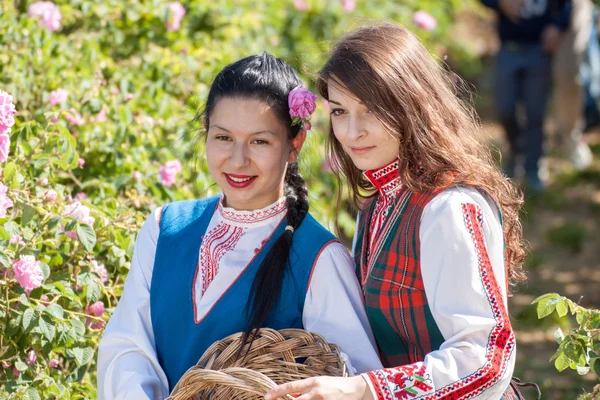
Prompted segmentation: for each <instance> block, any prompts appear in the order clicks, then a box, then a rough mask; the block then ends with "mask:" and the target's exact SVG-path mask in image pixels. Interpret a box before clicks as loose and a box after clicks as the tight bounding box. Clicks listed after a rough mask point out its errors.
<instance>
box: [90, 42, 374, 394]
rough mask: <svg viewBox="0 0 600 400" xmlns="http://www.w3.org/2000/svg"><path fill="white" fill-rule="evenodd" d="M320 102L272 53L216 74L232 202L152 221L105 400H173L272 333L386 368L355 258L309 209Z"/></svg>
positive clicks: (115, 327) (117, 335)
mask: <svg viewBox="0 0 600 400" xmlns="http://www.w3.org/2000/svg"><path fill="white" fill-rule="evenodd" d="M315 99H316V96H314V95H313V94H312V93H310V92H309V91H308V90H306V89H304V88H302V82H301V80H300V78H299V77H298V75H297V73H296V72H295V71H294V70H293V69H292V68H291V67H289V66H288V65H287V64H286V63H284V62H283V61H281V60H279V59H277V58H275V57H273V56H271V55H270V54H266V53H263V54H261V55H255V56H250V57H247V58H244V59H242V60H239V61H237V62H235V63H233V64H231V65H228V66H227V67H225V68H224V69H223V70H222V71H221V72H220V73H219V74H218V75H217V76H216V78H215V80H214V82H213V84H212V86H211V89H210V91H209V94H208V98H207V102H206V106H205V109H204V110H203V112H201V113H199V115H198V117H197V118H199V119H200V120H202V122H203V123H204V126H205V130H206V135H205V141H206V161H207V165H208V168H209V171H210V174H211V176H212V177H213V178H214V180H215V182H216V183H217V185H218V186H219V188H220V189H221V191H222V194H221V195H219V196H215V197H211V198H207V199H202V200H194V201H183V202H175V203H171V204H168V205H166V206H164V207H162V208H160V209H158V210H156V211H155V212H154V213H152V215H150V217H149V218H148V220H147V221H146V223H145V224H144V226H143V228H142V230H141V231H140V233H139V235H138V238H137V242H136V246H135V251H134V257H133V261H132V265H131V270H130V273H129V275H128V277H127V280H126V282H125V289H124V293H123V296H122V297H121V300H120V302H119V304H118V306H117V307H116V309H115V312H114V314H113V316H112V318H111V320H110V321H109V323H108V325H107V328H106V332H105V334H104V337H103V338H102V341H101V343H100V349H99V357H98V398H99V399H104V400H112V399H136V400H137V399H164V398H165V397H167V396H168V394H169V393H170V391H171V390H172V389H173V388H174V386H175V385H176V384H177V382H178V381H179V379H180V378H181V376H182V375H183V374H184V373H185V372H186V370H187V369H188V368H189V367H191V366H193V365H195V364H196V362H197V361H198V359H199V358H200V356H201V355H202V354H203V353H204V351H205V350H206V349H207V348H208V347H209V346H210V345H211V344H212V343H214V342H215V341H217V340H221V339H223V338H225V337H227V336H229V335H231V334H233V333H236V332H245V334H246V337H251V334H252V332H253V331H254V330H255V329H258V328H261V327H269V328H273V329H284V328H304V329H306V330H309V331H313V332H316V333H319V334H321V335H323V336H324V337H325V338H326V339H327V340H328V341H330V342H333V343H336V344H338V345H339V346H340V347H341V349H342V350H343V352H344V353H345V354H347V355H348V356H349V358H350V361H351V364H352V365H353V367H354V368H355V369H356V371H357V372H365V371H369V370H371V369H373V368H378V367H381V364H380V361H379V357H378V354H377V351H376V350H375V345H374V339H373V336H372V332H371V330H370V328H369V324H368V321H367V318H366V314H365V311H364V305H363V302H362V299H361V293H360V286H359V284H358V281H357V280H356V277H355V275H354V271H353V269H354V268H353V263H352V259H351V257H350V255H349V254H348V252H347V251H346V249H345V248H344V247H343V246H342V244H341V243H340V242H339V241H337V240H336V238H335V237H334V236H333V235H331V234H330V233H329V232H328V231H327V230H326V229H325V228H323V227H322V226H321V225H320V224H319V223H318V222H316V221H315V219H314V218H313V217H312V216H311V215H310V213H309V212H308V209H309V204H308V191H307V188H306V184H305V183H304V180H303V179H302V176H301V175H300V173H299V171H298V165H297V158H298V153H299V152H300V149H301V147H302V145H303V142H304V139H305V136H306V131H307V130H309V129H310V123H309V118H310V115H311V114H312V112H313V111H314V108H315ZM342 326H343V327H344V329H340V327H342Z"/></svg>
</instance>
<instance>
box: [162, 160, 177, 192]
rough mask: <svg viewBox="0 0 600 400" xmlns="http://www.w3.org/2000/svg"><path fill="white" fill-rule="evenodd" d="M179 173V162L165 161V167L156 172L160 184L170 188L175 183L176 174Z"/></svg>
mask: <svg viewBox="0 0 600 400" xmlns="http://www.w3.org/2000/svg"><path fill="white" fill-rule="evenodd" d="M180 172H181V162H180V161H179V160H171V161H167V163H166V164H165V165H163V166H162V167H160V169H159V170H158V176H159V177H160V180H161V182H162V184H163V185H164V186H166V187H171V186H173V184H174V183H175V180H176V178H177V174H178V173H180Z"/></svg>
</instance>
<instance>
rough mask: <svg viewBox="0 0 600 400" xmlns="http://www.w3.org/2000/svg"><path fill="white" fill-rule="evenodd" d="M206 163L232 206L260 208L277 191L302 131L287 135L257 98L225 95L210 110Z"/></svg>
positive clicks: (271, 200)
mask: <svg viewBox="0 0 600 400" xmlns="http://www.w3.org/2000/svg"><path fill="white" fill-rule="evenodd" d="M209 120H210V126H209V127H208V128H209V129H208V134H207V138H206V158H207V162H208V169H209V171H210V174H211V175H212V177H213V179H214V180H215V181H216V182H217V184H218V185H219V187H220V188H221V190H222V191H223V193H224V195H225V205H226V206H227V207H232V208H234V209H236V210H256V209H260V208H264V207H266V206H268V205H270V204H272V203H274V202H276V201H277V199H279V198H280V197H281V196H283V194H284V192H283V184H284V177H285V171H286V168H287V164H288V163H289V162H294V161H296V157H297V153H298V152H299V151H300V148H301V147H302V143H303V141H304V136H305V133H304V132H301V133H299V134H298V136H297V137H296V138H295V139H294V140H292V141H290V140H289V139H288V137H287V133H288V127H286V126H284V125H283V124H282V123H281V121H280V120H279V119H278V118H277V116H276V114H275V112H274V111H273V110H272V109H271V107H270V106H269V105H268V104H267V103H265V102H262V101H259V100H254V99H245V98H238V97H225V98H222V99H220V100H218V102H217V103H216V105H215V107H214V109H213V111H212V114H211V115H210V119H209Z"/></svg>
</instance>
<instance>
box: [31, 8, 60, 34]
mask: <svg viewBox="0 0 600 400" xmlns="http://www.w3.org/2000/svg"><path fill="white" fill-rule="evenodd" d="M29 16H30V17H33V18H38V19H39V20H40V22H41V24H42V26H44V27H45V28H46V29H48V30H49V31H50V32H56V31H57V30H59V29H60V21H61V20H62V15H61V14H60V10H59V9H58V7H56V5H54V3H52V2H50V1H37V2H35V3H31V4H30V5H29Z"/></svg>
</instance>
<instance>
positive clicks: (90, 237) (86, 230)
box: [77, 224, 96, 251]
mask: <svg viewBox="0 0 600 400" xmlns="http://www.w3.org/2000/svg"><path fill="white" fill-rule="evenodd" d="M77 237H78V238H79V241H80V242H81V244H82V245H83V247H85V249H86V250H87V251H92V250H93V249H94V246H95V245H96V232H94V228H92V227H91V226H89V225H87V224H79V225H77Z"/></svg>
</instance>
